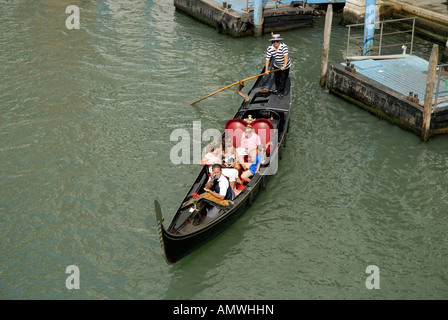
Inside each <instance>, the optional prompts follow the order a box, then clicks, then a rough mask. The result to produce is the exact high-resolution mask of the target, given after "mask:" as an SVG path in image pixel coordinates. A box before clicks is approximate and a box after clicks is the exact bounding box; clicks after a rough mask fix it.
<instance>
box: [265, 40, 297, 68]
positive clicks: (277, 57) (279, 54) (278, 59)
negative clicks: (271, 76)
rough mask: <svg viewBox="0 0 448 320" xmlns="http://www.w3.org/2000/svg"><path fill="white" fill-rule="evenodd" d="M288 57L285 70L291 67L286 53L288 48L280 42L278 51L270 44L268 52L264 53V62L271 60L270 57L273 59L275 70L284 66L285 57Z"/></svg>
mask: <svg viewBox="0 0 448 320" xmlns="http://www.w3.org/2000/svg"><path fill="white" fill-rule="evenodd" d="M286 54H287V55H288V63H287V64H286V68H285V69H288V68H289V67H291V58H290V57H289V52H288V46H287V45H286V44H284V43H283V42H280V46H279V47H278V50H275V49H274V44H271V45H270V46H269V47H268V50H267V51H266V60H269V59H271V57H273V58H274V67H275V68H277V69H278V68H281V67H283V65H284V64H285V55H286Z"/></svg>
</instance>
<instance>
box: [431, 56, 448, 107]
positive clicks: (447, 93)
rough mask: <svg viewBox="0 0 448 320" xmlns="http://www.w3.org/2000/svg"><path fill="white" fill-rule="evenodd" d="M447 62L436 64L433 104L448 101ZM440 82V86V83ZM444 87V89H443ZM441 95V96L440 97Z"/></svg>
mask: <svg viewBox="0 0 448 320" xmlns="http://www.w3.org/2000/svg"><path fill="white" fill-rule="evenodd" d="M447 70H448V63H447V64H440V65H438V66H437V86H436V97H435V99H434V105H435V106H437V104H438V103H443V102H448V72H447ZM441 84H442V88H440V85H441ZM444 89H445V90H444ZM441 95H442V97H441Z"/></svg>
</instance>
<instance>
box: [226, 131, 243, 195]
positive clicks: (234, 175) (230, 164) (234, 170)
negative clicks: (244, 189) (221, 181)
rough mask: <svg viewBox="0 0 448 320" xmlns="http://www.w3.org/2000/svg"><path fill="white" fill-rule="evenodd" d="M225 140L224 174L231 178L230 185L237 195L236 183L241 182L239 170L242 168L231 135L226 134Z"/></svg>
mask: <svg viewBox="0 0 448 320" xmlns="http://www.w3.org/2000/svg"><path fill="white" fill-rule="evenodd" d="M223 142H224V144H223V150H222V151H223V152H222V174H223V175H224V176H226V177H227V178H228V179H229V182H230V187H231V188H232V190H233V192H234V193H235V195H237V194H238V190H237V189H236V184H237V183H241V181H240V178H238V170H239V169H240V168H241V166H240V164H239V163H238V162H237V159H238V154H237V152H236V150H235V147H234V146H233V144H232V137H231V136H229V135H225V137H224V139H223Z"/></svg>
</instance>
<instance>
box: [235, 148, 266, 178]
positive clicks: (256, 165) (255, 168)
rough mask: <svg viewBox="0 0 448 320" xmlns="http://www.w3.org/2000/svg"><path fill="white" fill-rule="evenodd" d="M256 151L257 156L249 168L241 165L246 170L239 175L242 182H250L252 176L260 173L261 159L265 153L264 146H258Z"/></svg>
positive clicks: (244, 164)
mask: <svg viewBox="0 0 448 320" xmlns="http://www.w3.org/2000/svg"><path fill="white" fill-rule="evenodd" d="M257 150H258V154H257V156H256V157H255V161H254V162H253V163H252V164H251V165H250V166H249V165H248V163H243V167H244V168H245V169H247V170H246V171H244V172H243V173H242V174H241V178H243V179H244V181H247V182H250V180H251V178H252V176H253V175H254V174H256V173H260V166H261V159H262V157H263V153H264V152H266V146H265V145H264V144H260V145H259V146H258V148H257Z"/></svg>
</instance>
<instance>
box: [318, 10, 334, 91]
mask: <svg viewBox="0 0 448 320" xmlns="http://www.w3.org/2000/svg"><path fill="white" fill-rule="evenodd" d="M332 22H333V5H332V4H331V3H330V4H328V7H327V14H326V16H325V28H324V44H323V48H322V64H321V66H320V85H321V86H322V87H323V86H325V83H326V81H327V69H328V53H329V51H330V36H331V24H332Z"/></svg>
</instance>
